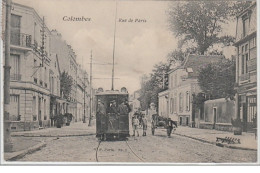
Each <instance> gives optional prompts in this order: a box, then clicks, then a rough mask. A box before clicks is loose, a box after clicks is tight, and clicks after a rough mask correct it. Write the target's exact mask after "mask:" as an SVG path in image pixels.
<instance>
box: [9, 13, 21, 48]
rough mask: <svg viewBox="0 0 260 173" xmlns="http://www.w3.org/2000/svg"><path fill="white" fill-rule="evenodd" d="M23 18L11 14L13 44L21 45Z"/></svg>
mask: <svg viewBox="0 0 260 173" xmlns="http://www.w3.org/2000/svg"><path fill="white" fill-rule="evenodd" d="M20 29H21V16H17V15H14V14H11V40H10V41H11V44H13V45H20V37H21V36H20Z"/></svg>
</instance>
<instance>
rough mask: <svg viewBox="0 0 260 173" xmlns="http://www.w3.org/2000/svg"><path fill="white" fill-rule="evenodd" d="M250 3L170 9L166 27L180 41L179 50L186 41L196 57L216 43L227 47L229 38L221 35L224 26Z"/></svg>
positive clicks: (205, 3)
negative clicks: (191, 44) (191, 45)
mask: <svg viewBox="0 0 260 173" xmlns="http://www.w3.org/2000/svg"><path fill="white" fill-rule="evenodd" d="M250 4H251V2H226V1H192V2H190V1H189V2H184V3H182V4H181V3H178V5H177V6H171V7H170V9H169V13H168V14H169V15H168V21H169V27H170V29H171V30H172V31H173V33H174V34H175V35H176V36H177V37H179V38H180V41H179V47H182V46H183V45H184V44H185V43H187V42H193V43H194V44H195V45H196V48H197V51H198V52H199V54H202V55H203V54H204V53H205V51H206V50H207V49H208V48H209V47H210V46H212V45H214V44H216V43H223V44H225V45H230V44H231V43H233V41H234V37H232V36H228V35H226V36H223V35H222V36H221V33H222V30H223V29H222V27H223V24H225V23H227V22H228V21H229V20H230V19H231V17H233V16H234V15H235V14H236V13H238V12H240V11H242V10H243V9H245V8H246V7H248V6H249V5H250Z"/></svg>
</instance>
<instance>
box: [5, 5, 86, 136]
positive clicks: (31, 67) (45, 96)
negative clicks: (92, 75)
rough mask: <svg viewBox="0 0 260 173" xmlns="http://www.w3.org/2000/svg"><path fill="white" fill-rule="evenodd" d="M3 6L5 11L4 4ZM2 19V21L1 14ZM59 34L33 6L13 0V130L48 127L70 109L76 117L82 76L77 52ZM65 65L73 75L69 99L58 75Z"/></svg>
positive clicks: (11, 71) (11, 81)
mask: <svg viewBox="0 0 260 173" xmlns="http://www.w3.org/2000/svg"><path fill="white" fill-rule="evenodd" d="M3 7H4V8H3V14H5V5H4V4H3ZM3 19H4V20H3V24H5V16H4V15H3ZM3 28H5V26H3ZM4 32H5V31H4V30H3V35H4ZM58 36H59V35H58V34H57V33H55V32H53V31H50V30H49V29H48V27H47V26H46V25H45V23H44V18H41V17H40V16H39V15H38V14H37V12H36V11H35V10H34V9H33V8H31V7H28V6H25V5H21V4H17V3H12V9H11V36H10V37H11V38H10V66H11V70H10V112H9V117H10V120H11V121H12V123H11V130H12V131H20V130H33V129H39V128H45V127H50V126H51V125H54V119H53V118H54V116H55V115H57V114H64V113H72V114H73V116H74V117H75V116H76V115H77V102H80V103H83V101H82V100H83V99H82V97H77V92H78V91H80V90H79V89H78V88H79V86H81V87H82V84H80V85H77V80H78V79H79V80H80V81H83V80H82V78H84V76H82V75H80V76H79V78H77V70H78V69H79V68H80V67H79V66H78V64H77V63H76V55H75V53H74V51H73V50H72V48H71V47H70V46H69V45H67V44H64V43H65V42H64V41H61V42H59V41H60V40H58V41H57V39H56V37H58ZM59 37H61V36H59ZM65 69H67V71H66V72H68V74H69V75H70V76H72V78H73V86H72V91H71V93H70V98H69V99H68V100H67V99H64V98H63V94H62V93H61V92H60V76H61V73H62V72H63V71H64V70H65ZM81 71H82V70H81ZM85 75H87V74H85ZM87 87H89V85H88V86H87ZM81 94H82V91H81ZM81 109H83V107H82V106H81ZM80 111H81V112H83V111H82V110H80Z"/></svg>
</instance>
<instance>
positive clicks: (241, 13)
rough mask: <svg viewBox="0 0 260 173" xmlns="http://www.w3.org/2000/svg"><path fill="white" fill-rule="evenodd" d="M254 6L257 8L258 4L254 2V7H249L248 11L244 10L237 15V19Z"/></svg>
mask: <svg viewBox="0 0 260 173" xmlns="http://www.w3.org/2000/svg"><path fill="white" fill-rule="evenodd" d="M253 6H256V2H254V3H253V4H252V5H250V6H249V7H247V8H246V9H244V10H243V11H241V12H240V13H238V15H236V17H237V18H239V17H240V16H242V15H243V14H244V13H245V12H246V11H248V10H249V9H250V8H252V7H253Z"/></svg>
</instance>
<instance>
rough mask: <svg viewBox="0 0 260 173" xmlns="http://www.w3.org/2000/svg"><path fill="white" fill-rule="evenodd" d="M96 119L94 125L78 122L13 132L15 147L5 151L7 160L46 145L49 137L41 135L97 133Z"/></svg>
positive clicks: (84, 134)
mask: <svg viewBox="0 0 260 173" xmlns="http://www.w3.org/2000/svg"><path fill="white" fill-rule="evenodd" d="M94 123H95V121H93V122H92V126H90V127H89V126H88V122H87V123H83V122H77V123H71V124H70V126H63V127H62V128H56V127H51V128H46V129H41V130H34V131H21V132H12V133H11V136H12V143H13V149H12V151H11V152H5V153H4V159H5V160H6V161H13V160H17V159H19V158H22V157H24V156H25V155H26V154H29V153H33V152H35V151H37V150H40V149H41V148H43V147H45V146H46V142H45V141H46V140H48V138H45V139H44V138H41V137H69V136H88V135H95V133H96V127H95V124H94Z"/></svg>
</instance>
